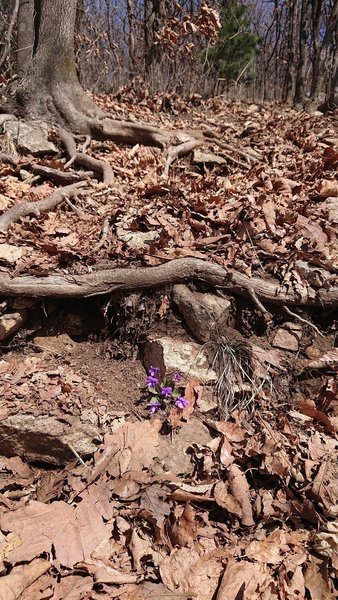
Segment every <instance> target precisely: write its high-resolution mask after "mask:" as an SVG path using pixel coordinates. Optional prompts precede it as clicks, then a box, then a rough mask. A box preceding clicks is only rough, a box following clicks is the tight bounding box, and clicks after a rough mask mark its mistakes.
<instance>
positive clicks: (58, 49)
mask: <svg viewBox="0 0 338 600" xmlns="http://www.w3.org/2000/svg"><path fill="white" fill-rule="evenodd" d="M21 9H22V12H21V14H20V17H21V18H22V19H23V22H20V26H19V29H20V30H21V28H23V27H24V26H25V27H27V26H28V23H26V24H25V19H28V18H29V17H31V12H30V11H31V5H30V3H28V4H25V3H24V0H23V1H22V6H21ZM34 10H35V14H34V48H33V57H32V60H31V64H30V66H29V68H28V70H27V74H26V75H25V76H24V77H22V78H21V80H20V82H19V84H18V86H17V87H16V91H15V97H16V101H17V103H18V105H19V106H20V107H21V108H22V111H23V112H24V113H25V114H26V115H29V116H33V117H37V118H44V119H46V118H47V117H49V118H51V119H53V120H54V122H55V121H57V122H60V123H62V124H66V125H68V126H69V127H70V128H71V129H74V130H76V131H79V132H80V131H81V130H87V129H88V127H87V126H85V118H84V117H85V116H86V115H87V116H88V117H91V118H93V117H97V116H102V114H103V111H101V110H100V109H98V107H97V106H96V105H95V104H94V102H92V101H91V100H90V99H89V97H87V96H86V95H85V93H84V91H83V89H82V87H81V86H80V83H79V80H78V77H77V72H76V65H75V53H74V28H75V18H76V0H53V2H50V1H49V0H39V1H35V4H34ZM28 35H29V38H28V39H30V34H28V33H27V36H28ZM26 68H27V57H25V59H24V61H23V66H22V70H23V71H24V72H25V71H26Z"/></svg>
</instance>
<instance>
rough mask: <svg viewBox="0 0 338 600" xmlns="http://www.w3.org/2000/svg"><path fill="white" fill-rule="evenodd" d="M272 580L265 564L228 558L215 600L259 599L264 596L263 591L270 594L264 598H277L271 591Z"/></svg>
mask: <svg viewBox="0 0 338 600" xmlns="http://www.w3.org/2000/svg"><path fill="white" fill-rule="evenodd" d="M272 582H273V580H272V577H271V575H270V574H269V571H268V569H267V567H266V566H265V565H261V564H259V563H249V562H247V561H245V560H243V559H242V560H238V561H236V560H235V559H234V558H229V560H228V563H227V566H226V568H225V571H224V573H223V577H222V580H221V584H220V588H219V590H218V593H217V596H216V600H238V599H239V598H241V599H243V600H259V599H260V598H264V596H263V593H264V591H265V592H269V594H271V595H269V596H265V598H269V599H271V600H272V599H275V600H277V599H278V596H277V594H274V593H273V591H272V590H273V588H272V587H271V584H272Z"/></svg>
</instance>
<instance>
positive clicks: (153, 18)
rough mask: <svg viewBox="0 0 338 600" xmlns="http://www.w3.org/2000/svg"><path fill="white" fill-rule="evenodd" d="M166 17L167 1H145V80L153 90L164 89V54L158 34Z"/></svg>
mask: <svg viewBox="0 0 338 600" xmlns="http://www.w3.org/2000/svg"><path fill="white" fill-rule="evenodd" d="M165 15H166V0H145V3H144V41H145V56H144V66H145V79H146V81H147V82H148V83H149V85H150V87H151V88H153V89H159V88H161V87H162V79H163V76H162V74H161V59H162V55H163V52H162V50H161V48H160V47H159V46H158V44H157V43H156V33H157V32H158V31H159V30H160V29H161V27H162V25H163V22H164V18H165Z"/></svg>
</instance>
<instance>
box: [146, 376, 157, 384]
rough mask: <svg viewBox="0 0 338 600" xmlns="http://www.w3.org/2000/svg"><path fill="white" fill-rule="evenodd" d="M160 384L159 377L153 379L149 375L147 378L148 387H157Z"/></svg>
mask: <svg viewBox="0 0 338 600" xmlns="http://www.w3.org/2000/svg"><path fill="white" fill-rule="evenodd" d="M157 384H158V379H157V377H152V376H151V375H148V377H147V386H148V387H155V385H157Z"/></svg>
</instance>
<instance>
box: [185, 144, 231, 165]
mask: <svg viewBox="0 0 338 600" xmlns="http://www.w3.org/2000/svg"><path fill="white" fill-rule="evenodd" d="M191 162H192V163H193V164H194V165H201V164H207V165H208V164H209V165H226V164H227V161H226V160H225V159H224V158H223V157H222V156H218V154H214V153H213V152H202V150H200V148H195V150H193V153H192V159H191Z"/></svg>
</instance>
